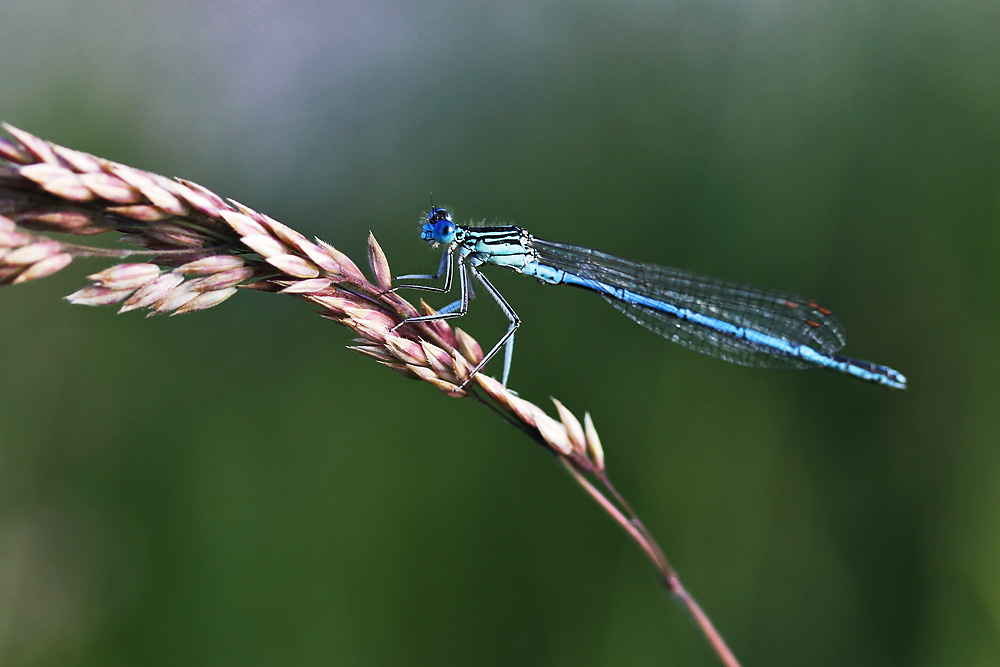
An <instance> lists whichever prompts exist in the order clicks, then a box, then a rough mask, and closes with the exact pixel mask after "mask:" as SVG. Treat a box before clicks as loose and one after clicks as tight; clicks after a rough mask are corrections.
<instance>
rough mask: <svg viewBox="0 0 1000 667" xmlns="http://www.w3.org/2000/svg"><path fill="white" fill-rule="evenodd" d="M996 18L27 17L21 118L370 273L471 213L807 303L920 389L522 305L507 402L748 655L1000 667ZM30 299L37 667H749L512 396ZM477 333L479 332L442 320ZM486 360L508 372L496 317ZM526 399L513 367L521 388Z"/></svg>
mask: <svg viewBox="0 0 1000 667" xmlns="http://www.w3.org/2000/svg"><path fill="white" fill-rule="evenodd" d="M998 35H1000V5H998V3H996V2H963V1H959V2H950V3H941V2H931V1H928V0H910V1H909V2H905V3H901V2H888V1H886V0H873V1H870V2H850V1H847V0H819V1H817V2H787V1H781V0H750V1H748V2H732V1H731V0H677V1H666V2H639V1H634V2H618V3H612V2H605V3H594V2H570V1H568V0H553V1H539V0H530V1H528V0H521V1H514V2H506V3H495V4H494V3H463V2H426V3H412V4H411V3H402V2H347V1H344V2H333V3H308V2H301V3H278V2H265V1H259V0H258V1H251V2H221V1H219V2H191V1H187V2H167V1H166V0H155V1H151V2H128V1H127V0H117V1H111V0H97V1H89V2H76V1H71V0H64V1H57V0H40V1H38V2H32V3H20V2H4V3H2V4H0V117H2V119H3V120H6V121H8V122H10V123H13V124H14V125H17V126H19V127H21V128H23V129H25V130H28V131H30V132H33V133H35V134H37V135H40V136H42V137H44V138H47V139H50V140H52V141H56V142H58V143H61V144H64V145H67V146H71V147H74V148H78V149H82V150H86V151H90V152H92V153H96V154H98V155H101V156H104V157H108V158H111V159H114V160H117V161H121V162H125V163H127V164H131V165H134V166H137V167H141V168H145V169H149V170H152V171H156V172H159V173H163V174H167V175H178V176H184V177H186V178H190V179H192V180H195V181H197V182H200V183H202V184H204V185H206V186H208V187H209V188H211V189H213V190H215V191H216V192H219V193H220V194H223V195H227V196H231V197H233V198H235V199H238V200H240V201H243V202H245V203H246V204H248V205H250V206H252V207H254V208H256V209H258V210H261V211H264V212H267V213H269V214H270V215H272V216H274V217H276V218H277V219H279V220H282V221H283V222H285V223H287V224H289V225H291V226H293V227H295V228H297V229H299V230H301V231H303V232H305V233H308V234H311V235H318V236H320V237H322V238H323V239H325V240H327V241H330V242H332V243H334V244H335V245H336V246H338V247H339V248H340V249H342V250H343V251H345V252H347V253H348V254H349V255H351V256H353V257H355V258H356V259H358V260H359V262H361V261H363V258H364V257H365V239H366V235H367V232H368V230H372V231H373V232H374V233H375V235H376V236H377V238H378V239H379V241H380V242H381V243H382V246H383V248H384V249H385V251H386V253H387V255H388V257H389V260H390V262H391V264H392V266H393V269H394V271H395V272H396V273H410V272H420V271H424V270H432V269H433V268H434V267H435V266H436V262H437V257H438V255H437V254H435V253H434V252H432V251H431V250H429V249H428V248H427V247H426V246H425V245H424V244H423V243H422V242H420V241H419V239H418V236H417V235H418V219H419V216H420V214H421V212H423V211H425V210H426V208H427V205H428V204H427V202H428V193H429V192H433V193H434V201H435V203H438V204H443V205H447V206H450V207H452V208H453V210H454V212H455V216H456V219H457V220H461V221H468V220H483V219H486V220H491V221H493V220H503V221H508V222H514V223H516V224H520V225H522V226H525V227H528V228H529V229H531V230H532V231H533V232H534V233H535V234H537V235H539V236H541V237H543V238H552V239H557V240H563V241H567V242H575V243H580V244H584V245H588V246H591V247H594V248H599V249H601V250H604V251H607V252H613V253H616V254H620V255H623V256H626V257H630V258H634V259H638V260H644V261H650V262H656V263H660V264H667V265H673V266H679V267H684V268H687V269H691V270H696V271H699V272H702V273H709V274H713V275H718V276H723V277H727V278H732V279H737V280H742V281H746V282H750V283H754V284H760V285H765V286H770V287H775V288H780V289H786V290H790V291H794V292H797V293H801V294H805V295H808V296H811V297H814V298H816V299H818V300H820V301H821V302H822V303H824V304H826V305H828V306H830V307H831V308H832V309H834V310H835V311H836V313H837V314H838V315H839V316H840V318H841V319H842V321H843V322H844V323H845V324H846V326H847V330H848V332H849V337H850V340H849V344H848V346H847V352H848V353H849V354H851V355H853V356H857V357H861V358H865V359H872V360H874V361H877V362H879V363H885V364H889V365H892V366H894V367H896V368H898V369H900V370H901V371H902V372H904V373H905V374H906V375H907V376H908V377H909V378H910V382H911V389H910V390H908V391H906V392H894V391H890V390H887V389H884V388H880V387H875V386H870V385H866V384H863V383H861V382H856V381H853V380H850V379H848V378H845V377H841V376H838V375H836V374H833V373H825V372H820V371H815V372H783V371H766V370H754V369H745V368H740V367H735V366H730V365H728V364H724V363H722V362H719V361H716V360H713V359H709V358H707V357H703V356H701V355H697V354H694V353H692V352H689V351H687V350H685V349H683V348H680V347H678V346H675V345H671V344H669V343H667V342H666V341H663V340H662V339H659V338H657V337H656V336H655V335H653V334H651V333H650V332H648V331H646V330H644V329H642V328H641V327H638V326H636V325H634V324H633V323H631V322H630V321H628V320H627V319H626V318H624V317H622V316H620V315H619V314H618V313H617V312H615V311H614V310H613V309H611V308H609V307H608V306H607V305H606V304H605V303H604V302H603V301H602V300H601V299H600V298H597V297H596V296H594V295H591V294H586V293H584V292H580V291H577V290H570V289H558V288H546V287H542V286H539V285H537V284H536V283H534V281H532V280H529V279H525V278H522V277H519V276H516V275H513V274H505V273H503V272H497V271H493V272H492V273H491V274H490V275H491V277H492V278H493V279H494V282H495V284H497V285H498V286H499V288H500V289H501V290H502V291H503V293H504V294H505V295H506V296H507V298H508V299H509V301H510V302H511V303H512V304H513V305H514V307H515V308H516V309H517V311H518V313H519V314H520V315H521V316H522V318H523V320H524V326H523V327H522V329H521V331H520V332H519V333H518V345H517V354H516V355H515V362H514V367H513V373H512V377H511V385H512V386H513V388H515V389H517V390H518V391H519V392H520V393H521V395H522V396H525V397H526V398H528V399H530V400H533V401H535V402H538V403H540V404H544V403H545V402H547V397H548V396H556V397H558V398H559V399H560V400H562V401H563V402H565V403H566V405H567V406H569V407H570V408H571V409H573V410H574V411H575V412H577V413H578V414H581V415H582V413H583V412H584V411H590V412H591V413H592V414H593V416H594V421H595V423H596V425H597V428H598V430H599V432H600V433H601V437H602V439H603V442H604V445H605V449H606V451H607V458H608V465H609V470H610V474H611V477H612V479H613V480H615V481H616V483H617V485H618V487H619V489H620V490H621V491H622V492H623V493H624V494H625V496H626V497H627V498H629V500H630V502H631V503H632V505H633V506H634V507H635V508H636V510H637V511H638V513H639V514H640V516H641V517H642V518H643V519H644V520H645V521H646V523H647V525H648V526H649V528H650V529H651V530H652V532H653V534H654V535H656V536H657V538H658V539H659V541H660V543H661V545H662V546H663V548H664V550H665V551H666V552H667V555H668V556H669V557H670V558H671V560H672V561H673V563H674V564H675V566H676V567H677V569H678V570H679V571H680V573H681V576H682V578H683V580H684V582H685V583H686V585H687V587H688V588H689V589H690V590H691V591H692V592H693V594H694V595H695V596H696V598H697V599H698V600H699V601H700V602H701V603H702V605H703V606H704V607H705V609H706V610H707V612H708V613H709V614H710V615H711V617H712V618H713V620H714V621H715V622H716V624H717V625H718V627H719V629H720V631H721V632H722V633H723V635H724V636H725V637H726V638H727V639H728V641H729V642H730V645H731V646H732V648H733V650H734V651H735V652H736V654H737V656H739V657H740V658H741V659H742V660H743V662H744V664H746V665H770V666H776V665H803V664H809V665H844V664H851V665H986V664H997V662H998V660H1000V568H998V567H997V566H998V563H1000V446H998V439H1000V406H998V400H997V399H998V397H1000V392H998V389H1000V387H998V384H1000V381H998V377H1000V355H998V353H997V351H996V342H995V336H996V332H997V331H998V324H1000V309H998V308H997V305H998V303H997V302H998V299H997V296H996V289H997V287H998V286H1000V270H998V267H1000V263H998V260H997V256H998V252H1000V238H998V237H1000V233H998V223H1000V122H998V121H1000V57H998V41H997V36H998ZM103 266H104V265H103V264H101V263H100V262H92V263H89V264H88V263H87V262H77V263H74V264H73V265H72V266H71V267H70V268H69V269H67V270H66V271H65V272H63V273H61V274H59V275H57V276H54V277H52V278H50V279H46V280H44V281H40V282H37V283H32V284H28V285H24V286H18V287H7V288H4V289H3V290H0V373H2V377H3V378H4V380H5V381H3V382H2V383H0V664H3V665H17V666H22V665H66V666H70V665H177V664H185V665H237V664H238V665H275V664H282V665H402V664H423V665H472V664H475V665H511V664H521V665H574V666H578V665H581V666H582V665H642V664H673V665H713V664H716V663H715V660H714V658H713V656H712V655H711V654H710V653H709V651H708V649H707V647H706V646H705V645H704V643H703V641H702V640H701V638H700V637H699V636H698V635H697V633H696V631H695V630H694V628H693V626H692V625H691V624H690V623H689V622H688V620H687V619H686V618H685V617H684V616H683V614H682V613H681V612H680V611H679V609H677V608H676V607H675V606H673V605H672V603H671V602H670V601H669V600H668V599H667V598H666V597H665V596H664V594H663V593H662V592H661V590H660V589H659V588H658V585H657V582H656V579H655V577H654V576H653V573H652V571H651V568H650V567H649V566H648V564H647V563H646V562H645V561H644V559H643V557H642V556H641V554H640V553H639V551H638V550H637V549H636V548H635V546H634V545H633V544H631V543H630V542H628V541H627V539H626V538H625V537H624V536H623V534H622V533H621V531H620V530H619V529H618V528H617V527H616V526H615V525H613V524H612V523H611V522H610V521H609V520H608V519H607V518H606V517H605V516H604V515H603V514H602V513H601V512H600V511H599V509H597V508H596V506H594V504H593V503H592V502H590V500H589V499H588V498H587V497H586V496H585V495H584V494H583V493H581V492H580V490H579V489H578V488H577V487H576V486H575V485H574V484H573V483H572V481H571V480H570V479H569V478H568V477H567V476H566V475H565V474H564V473H563V472H561V470H560V468H559V467H558V466H556V465H554V463H553V461H552V460H551V459H550V458H549V457H547V456H545V455H544V454H542V453H541V452H540V451H539V449H538V448H537V447H535V446H534V445H533V444H532V443H531V442H529V441H528V440H527V439H526V438H525V437H523V436H522V435H521V434H519V433H518V432H516V431H515V430H513V429H511V428H509V427H506V426H505V425H503V424H502V423H501V422H500V421H499V420H498V419H496V418H495V417H494V416H493V415H492V414H490V413H489V412H488V411H486V410H483V409H481V408H479V407H477V406H476V405H475V404H474V403H472V402H463V401H456V400H451V399H448V398H447V397H445V396H443V395H442V394H440V393H438V392H437V391H435V390H434V389H432V388H431V387H430V386H429V385H423V384H420V383H416V382H409V381H405V380H402V379H400V378H399V377H398V376H396V375H395V374H393V373H391V372H390V371H387V370H384V369H382V368H380V367H378V366H376V365H375V364H373V363H372V362H371V361H369V360H367V359H364V358H362V357H360V356H358V355H355V354H353V353H350V352H347V351H345V350H344V345H345V344H346V343H347V342H348V340H349V339H350V334H349V332H348V331H347V330H345V329H341V328H339V327H337V326H335V325H333V324H331V323H329V322H326V321H324V320H321V319H320V318H319V317H317V316H316V315H315V314H313V313H312V312H311V311H310V309H309V308H308V307H306V306H304V305H303V304H301V303H299V302H297V301H295V300H292V299H282V298H276V297H275V296H273V295H268V294H258V293H246V294H241V295H239V296H238V297H237V298H235V299H233V300H232V301H230V302H228V303H227V304H225V305H224V306H222V307H220V308H217V309H214V310H211V311H208V312H205V313H202V314H198V315H189V316H185V317H177V318H154V319H150V320H146V319H144V318H143V317H142V316H141V315H139V314H137V313H130V314H128V315H123V316H120V317H119V316H116V315H115V313H114V311H113V310H112V309H107V308H104V309H98V308H81V307H71V306H70V305H68V304H67V303H66V302H64V301H62V300H61V297H62V296H63V295H65V294H68V293H69V292H72V291H74V290H76V289H78V288H79V287H80V286H82V285H83V284H85V282H86V281H85V279H84V276H85V274H86V273H89V272H91V270H94V271H96V270H98V269H99V268H101V267H103ZM445 302H446V300H444V299H441V300H440V303H438V302H436V301H435V303H437V305H442V304H443V303H445ZM462 326H463V327H464V328H466V329H468V330H469V331H470V332H471V333H473V335H475V336H476V337H477V338H479V339H480V340H481V341H484V342H486V341H490V340H495V337H496V336H498V335H499V334H500V333H501V331H502V329H503V326H504V324H503V318H502V316H501V314H500V313H499V311H498V310H497V309H496V308H495V307H493V306H492V305H491V304H490V303H489V302H488V301H487V300H482V299H480V300H478V301H477V302H476V303H474V308H473V312H472V313H471V314H470V315H469V316H468V318H467V319H466V321H464V322H463V323H462ZM491 370H492V372H494V373H499V368H491Z"/></svg>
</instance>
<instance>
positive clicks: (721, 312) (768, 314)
mask: <svg viewBox="0 0 1000 667" xmlns="http://www.w3.org/2000/svg"><path fill="white" fill-rule="evenodd" d="M532 245H533V246H534V248H535V250H536V251H537V253H538V261H539V263H541V264H545V265H548V266H552V267H554V268H557V269H561V270H563V271H566V272H568V273H571V274H573V275H575V276H577V277H578V278H581V279H582V280H581V281H580V283H581V284H579V285H577V286H579V287H583V288H585V289H591V290H593V291H595V292H598V293H599V294H601V295H602V296H603V297H604V298H605V299H606V300H607V301H608V302H609V303H610V304H611V305H612V306H614V307H615V308H617V309H618V310H620V311H621V312H623V313H625V314H626V315H627V316H628V317H630V318H631V319H633V320H635V321H636V322H638V323H639V324H641V325H643V326H644V327H647V328H648V329H651V330H653V331H655V332H656V333H658V334H660V335H661V336H663V337H665V338H669V339H670V340H672V341H674V342H676V343H680V344H681V345H683V346H685V347H688V348H690V349H692V350H695V351H697V352H701V353H702V354H707V355H709V356H713V357H717V358H719V359H723V360H725V361H728V362H731V363H735V364H740V365H741V366H757V367H765V368H810V367H812V366H813V365H814V364H811V363H809V362H807V361H804V360H803V359H801V358H799V357H796V356H791V355H789V354H786V353H782V352H781V351H780V350H778V349H776V348H774V347H770V346H767V345H763V344H760V343H755V342H752V341H749V340H746V339H744V338H740V337H736V336H733V335H732V334H730V333H726V332H725V331H724V330H720V329H716V328H713V326H707V325H706V324H704V323H696V322H691V321H688V320H686V319H683V318H681V317H678V316H677V315H676V314H671V313H669V312H664V311H663V310H661V309H657V308H655V307H649V306H645V305H640V304H637V303H630V302H629V301H628V300H622V299H619V298H615V297H614V296H612V295H609V294H608V293H607V291H606V289H605V288H603V287H602V286H601V285H609V286H611V287H613V288H624V289H626V290H628V291H629V292H632V293H635V294H637V295H640V296H642V297H647V298H650V299H654V300H656V301H659V302H662V303H666V304H671V305H673V306H675V307H677V308H685V309H688V310H690V311H691V312H693V313H697V314H700V315H705V316H708V317H710V318H713V319H715V320H719V321H721V322H725V323H728V324H731V325H734V326H737V327H744V328H746V329H750V330H753V331H756V332H759V333H762V334H765V335H767V336H771V337H774V338H777V339H780V340H782V341H785V342H786V343H788V344H790V345H793V346H798V345H808V346H809V347H811V348H813V349H814V350H816V351H818V352H823V353H825V354H828V355H832V354H833V353H835V352H836V351H837V350H839V349H841V348H842V347H843V346H844V343H845V340H846V339H845V336H844V328H843V326H842V325H841V324H840V322H839V321H838V320H837V318H836V317H834V316H833V313H831V312H830V311H829V310H827V309H826V308H823V307H822V306H820V305H819V304H817V303H816V302H814V301H811V300H809V299H804V298H802V297H800V296H797V295H795V294H789V293H787V292H779V291H776V290H771V289H763V288H759V287H752V286H749V285H743V284H740V283H736V282H731V281H728V280H721V279H718V278H712V277H709V276H702V275H698V274H696V273H690V272H688V271H682V270H679V269H671V268H667V267H663V266H656V265H655V264H642V263H639V262H633V261H630V260H627V259H622V258H621V257H615V256H614V255H609V254H607V253H603V252H599V251H597V250H591V249H589V248H582V247H579V246H573V245H566V244H562V243H555V242H552V241H544V240H541V239H534V240H533V243H532Z"/></svg>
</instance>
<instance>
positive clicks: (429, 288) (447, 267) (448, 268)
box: [393, 247, 453, 292]
mask: <svg viewBox="0 0 1000 667" xmlns="http://www.w3.org/2000/svg"><path fill="white" fill-rule="evenodd" d="M452 263H453V262H452V250H451V248H450V247H449V248H448V249H447V250H445V251H444V252H443V253H442V254H441V264H439V265H438V270H437V273H435V274H434V275H431V274H429V273H426V274H425V273H410V274H407V275H405V276H398V277H397V278H396V280H437V279H439V278H440V277H441V274H442V273H443V274H444V287H437V286H436V285H396V287H395V288H394V289H393V291H394V292H395V291H396V290H398V289H419V290H424V291H425V292H450V291H451V277H452Z"/></svg>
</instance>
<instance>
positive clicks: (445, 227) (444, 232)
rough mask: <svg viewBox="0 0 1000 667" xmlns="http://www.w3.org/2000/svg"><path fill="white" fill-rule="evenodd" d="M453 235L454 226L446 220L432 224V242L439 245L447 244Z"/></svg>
mask: <svg viewBox="0 0 1000 667" xmlns="http://www.w3.org/2000/svg"><path fill="white" fill-rule="evenodd" d="M454 235H455V225H454V223H452V221H451V220H448V219H447V218H445V219H443V220H438V221H437V222H436V223H434V240H435V241H438V242H439V243H448V242H449V241H450V240H451V238H452V237H453V236H454Z"/></svg>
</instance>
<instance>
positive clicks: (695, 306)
mask: <svg viewBox="0 0 1000 667" xmlns="http://www.w3.org/2000/svg"><path fill="white" fill-rule="evenodd" d="M420 236H421V238H422V239H423V240H425V241H427V242H429V243H430V245H431V246H433V247H438V246H444V253H443V254H442V256H441V264H440V266H439V267H438V271H437V273H435V274H433V275H432V274H411V275H405V276H400V277H399V279H401V280H415V279H418V280H439V279H440V278H441V277H442V275H443V276H444V285H443V286H442V287H437V286H432V285H400V286H399V287H402V288H411V289H421V290H427V291H432V292H449V291H451V287H452V277H453V275H454V272H453V267H454V264H455V263H456V262H457V263H458V276H459V288H460V296H459V299H458V301H455V302H454V303H452V304H449V305H447V306H445V307H444V308H442V309H441V310H439V311H438V312H437V313H436V314H433V315H424V316H422V317H411V318H409V319H407V320H405V321H404V322H403V323H402V324H400V325H399V326H402V325H405V324H409V323H413V322H427V321H430V320H441V319H447V318H451V317H461V316H462V315H465V313H466V312H467V311H468V308H469V299H470V298H471V297H472V296H474V293H473V287H472V279H471V277H475V278H476V279H477V280H479V282H480V283H481V284H482V285H483V287H485V288H486V291H487V292H488V293H489V294H490V295H491V296H492V297H493V298H494V299H495V300H496V302H497V303H498V304H500V308H501V309H502V310H503V312H504V314H505V315H506V316H507V319H508V320H509V321H510V326H509V327H508V328H507V332H506V333H505V334H504V335H503V337H501V338H500V340H499V341H497V344H496V345H494V346H493V349H491V350H490V351H489V352H488V353H487V354H486V355H485V356H484V357H483V358H482V360H481V361H480V362H479V364H478V365H477V366H476V368H475V370H473V372H472V375H470V376H469V379H468V380H466V381H465V383H463V384H462V386H463V387H464V386H465V385H466V384H468V382H469V381H470V380H471V378H472V376H474V375H475V374H476V373H478V372H479V371H480V370H482V368H483V366H485V365H486V362H488V361H489V360H490V359H491V358H493V356H494V355H496V353H497V352H499V351H500V348H501V347H503V346H504V345H506V351H505V355H504V367H503V384H504V386H506V385H507V378H508V376H509V374H510V362H511V356H512V353H513V343H514V331H516V330H517V328H518V326H519V325H520V323H521V320H520V319H519V318H518V316H517V314H516V313H515V312H514V309H513V308H511V307H510V304H508V303H507V301H506V299H504V298H503V296H502V295H501V294H500V292H498V291H497V289H496V288H495V287H494V286H493V284H492V283H491V282H490V281H489V280H487V279H486V276H484V275H483V274H482V272H481V271H480V267H482V266H483V265H485V264H492V265H495V266H500V267H504V268H507V269H511V270H513V271H516V272H517V273H522V274H524V275H527V276H532V277H534V278H536V279H537V280H538V281H539V282H541V283H547V284H550V285H572V286H574V287H581V288H583V289H586V290H590V291H591V292H597V293H598V294H600V295H601V296H602V297H604V298H605V299H606V300H607V301H608V302H609V303H610V304H611V305H612V306H614V307H615V308H617V309H618V310H620V311H621V312H623V313H625V314H626V315H627V316H628V317H630V318H632V319H633V320H635V321H636V322H638V323H639V324H641V325H643V326H644V327H646V328H648V329H651V330H652V331H655V332H656V333H658V334H660V335H661V336H663V337H664V338H669V339H670V340H672V341H674V342H676V343H680V344H681V345H684V346H685V347H688V348H691V349H692V350H696V351H698V352H701V353H703V354H707V355H709V356H712V357H717V358H719V359H723V360H725V361H729V362H732V363H734V364H740V365H742V366H757V367H762V368H829V369H831V370H835V371H839V372H841V373H847V374H848V375H851V376H853V377H856V378H859V379H861V380H866V381H868V382H874V383H876V384H882V385H885V386H887V387H893V388H895V389H905V388H906V378H905V377H904V376H903V375H902V374H901V373H899V372H897V371H895V370H893V369H891V368H889V367H888V366H880V365H878V364H873V363H871V362H870V361H861V360H858V359H851V358H850V357H845V356H841V355H839V354H836V352H837V351H838V350H840V349H841V348H842V347H843V346H844V342H845V337H844V328H843V326H842V325H841V324H840V322H839V321H838V320H837V318H835V317H834V316H833V313H831V312H830V311H829V310H827V309H826V308H824V307H822V306H820V305H819V304H818V303H816V302H815V301H811V300H809V299H803V298H802V297H799V296H796V295H794V294H788V293H786V292H778V291H775V290H769V289H762V288H759V287H751V286H748V285H742V284H740V283H735V282H730V281H728V280H720V279H718V278H710V277H707V276H701V275H698V274H695V273H690V272H688V271H682V270H680V269H671V268H666V267H663V266H656V265H655V264H641V263H639V262H633V261H630V260H627V259H622V258H620V257H615V256H614V255H608V254H606V253H603V252H598V251H596V250H590V249H588V248H582V247H580V246H574V245H567V244H564V243H555V242H553V241H544V240H542V239H539V238H535V237H534V236H532V235H531V234H530V233H528V231H527V230H525V229H521V228H520V227H514V226H501V227H466V226H463V225H456V224H455V223H454V222H452V220H451V215H450V214H449V213H448V211H447V210H445V209H443V208H438V207H435V208H432V209H431V211H430V213H428V214H427V218H426V222H425V223H424V225H423V228H422V230H421V235H420ZM470 276H471V277H470Z"/></svg>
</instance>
